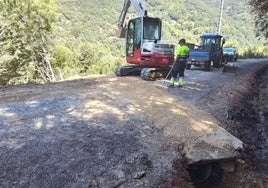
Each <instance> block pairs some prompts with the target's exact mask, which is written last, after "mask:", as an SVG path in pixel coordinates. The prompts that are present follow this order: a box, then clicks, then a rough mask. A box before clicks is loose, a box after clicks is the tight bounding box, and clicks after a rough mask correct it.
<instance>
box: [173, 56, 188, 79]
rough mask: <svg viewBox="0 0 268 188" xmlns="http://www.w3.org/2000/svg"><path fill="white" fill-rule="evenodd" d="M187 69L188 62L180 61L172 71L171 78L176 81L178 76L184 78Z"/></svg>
mask: <svg viewBox="0 0 268 188" xmlns="http://www.w3.org/2000/svg"><path fill="white" fill-rule="evenodd" d="M185 67H186V60H185V59H183V60H182V59H178V60H177V62H176V63H175V65H174V67H173V69H172V72H171V76H172V77H173V78H174V79H176V78H177V76H178V74H179V77H184V71H185Z"/></svg>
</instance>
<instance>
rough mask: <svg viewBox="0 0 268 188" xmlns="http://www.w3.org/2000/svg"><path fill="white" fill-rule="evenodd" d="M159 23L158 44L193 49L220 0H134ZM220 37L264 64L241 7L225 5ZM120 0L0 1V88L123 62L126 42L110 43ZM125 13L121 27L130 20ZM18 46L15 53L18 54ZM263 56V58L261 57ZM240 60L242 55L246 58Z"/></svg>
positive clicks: (211, 24)
mask: <svg viewBox="0 0 268 188" xmlns="http://www.w3.org/2000/svg"><path fill="white" fill-rule="evenodd" d="M141 1H142V2H143V3H144V5H145V6H146V7H147V10H148V15H149V16H151V17H158V18H160V19H162V22H163V29H162V31H163V32H162V40H163V41H168V42H170V43H173V44H175V45H177V43H178V40H179V39H180V38H181V37H184V38H186V40H187V42H190V43H198V40H199V36H200V35H201V34H204V33H216V32H217V30H218V25H219V18H220V8H221V1H220V0H195V1H186V0H176V1H175V0H166V1H162V0H141ZM224 2H225V3H224V9H223V20H222V27H221V31H222V35H223V36H224V38H225V39H226V41H227V42H226V46H235V47H237V48H238V51H239V54H240V57H242V56H241V55H242V54H250V55H251V54H253V55H252V56H254V53H257V55H258V54H260V57H267V56H268V55H267V46H266V47H264V46H263V44H265V42H266V45H267V41H265V40H264V39H260V40H259V39H257V38H256V37H255V31H254V21H253V15H251V10H250V7H249V5H248V2H247V0H241V1H232V0H225V1H224ZM123 4H124V0H114V1H112V2H111V1H110V0H101V1H99V0H29V1H24V0H16V1H15V0H0V8H1V13H0V34H1V35H0V76H1V77H0V78H1V79H0V84H2V85H5V84H15V83H28V82H47V81H54V80H61V79H65V78H68V77H70V76H76V75H79V76H81V75H82V76H83V75H88V74H106V73H111V72H112V71H113V69H114V67H115V66H116V65H119V64H124V63H125V59H124V56H125V40H124V39H119V38H117V36H116V31H117V22H118V18H119V15H120V12H121V9H122V7H123ZM135 13H136V12H135V11H134V9H133V7H132V6H131V7H130V9H129V13H128V14H127V18H126V21H127V20H128V19H130V18H133V17H135ZM18 46H19V48H18ZM263 54H264V55H263ZM245 57H246V56H245Z"/></svg>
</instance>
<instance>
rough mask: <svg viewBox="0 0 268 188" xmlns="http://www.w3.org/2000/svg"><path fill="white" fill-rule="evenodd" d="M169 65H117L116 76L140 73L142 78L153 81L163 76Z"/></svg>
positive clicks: (168, 69) (166, 72) (167, 71)
mask: <svg viewBox="0 0 268 188" xmlns="http://www.w3.org/2000/svg"><path fill="white" fill-rule="evenodd" d="M170 68H171V67H155V68H151V67H142V66H135V65H133V66H131V65H130V66H118V67H116V69H115V74H116V75H117V76H136V75H140V77H141V79H142V80H146V81H154V80H156V79H160V78H165V77H166V76H167V74H168V73H169V71H170Z"/></svg>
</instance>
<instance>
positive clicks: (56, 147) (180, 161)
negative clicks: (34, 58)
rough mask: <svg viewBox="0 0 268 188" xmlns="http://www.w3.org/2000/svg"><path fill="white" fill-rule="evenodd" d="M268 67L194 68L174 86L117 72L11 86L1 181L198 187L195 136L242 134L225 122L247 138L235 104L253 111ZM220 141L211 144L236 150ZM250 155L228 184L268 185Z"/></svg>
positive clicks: (5, 95) (3, 96)
mask: <svg viewBox="0 0 268 188" xmlns="http://www.w3.org/2000/svg"><path fill="white" fill-rule="evenodd" d="M267 65H268V61H267V60H244V61H238V62H237V63H235V66H237V67H239V68H238V69H237V74H236V75H233V74H222V72H221V71H222V69H213V70H212V71H210V72H204V71H202V70H198V68H193V69H191V70H189V71H186V85H185V87H183V88H175V89H173V90H170V91H162V90H158V89H157V88H156V87H155V84H158V83H160V84H161V83H162V82H163V80H159V81H155V82H145V81H141V80H140V79H139V78H138V77H122V78H117V77H115V76H113V75H107V76H102V77H90V78H84V79H79V80H71V81H66V82H60V83H50V84H46V85H25V86H18V87H1V91H0V135H1V137H0V148H1V150H0V156H1V158H0V187H186V188H187V187H194V184H193V183H192V180H191V178H190V175H189V172H188V171H187V165H186V164H187V161H185V160H186V159H185V155H187V154H188V153H189V151H188V149H189V148H187V144H186V145H185V143H191V144H190V145H191V146H197V143H200V140H202V143H206V144H207V143H209V142H212V140H213V139H214V138H215V137H212V135H221V136H222V135H224V136H225V138H226V140H228V139H229V138H230V140H232V141H233V139H234V138H232V135H230V134H229V133H228V132H227V131H225V130H224V129H220V128H218V125H220V126H221V127H223V128H225V129H227V130H228V131H229V132H230V133H231V134H233V135H235V136H236V137H237V138H239V139H241V140H242V141H243V142H245V141H246V140H245V141H244V140H243V139H244V138H247V137H243V136H241V134H240V133H241V130H238V129H237V128H235V127H232V126H233V125H238V123H237V122H238V121H235V120H237V119H236V118H237V117H238V116H237V115H236V114H235V112H236V111H235V109H243V107H244V104H245V103H244V100H245V97H250V96H252V90H251V89H252V88H253V89H254V87H253V85H254V81H255V78H256V79H257V78H258V77H256V72H258V73H259V72H261V70H262V69H263V67H265V66H267ZM248 93H250V96H249V95H247V94H248ZM256 93H257V92H254V93H253V94H256ZM182 128H183V130H184V131H183V132H182V131H181V130H182ZM193 136H194V137H193ZM208 138H210V139H208ZM216 138H218V137H217V136H216ZM199 139H200V140H199ZM219 143H221V142H219V140H218V139H216V140H215V143H209V145H210V146H213V147H214V148H212V149H213V150H214V149H215V147H216V146H217V148H224V149H226V145H224V144H223V145H221V144H219ZM236 143H239V140H237V142H236ZM247 143H248V142H247ZM213 144H217V145H216V146H215V145H213ZM185 147H186V148H187V151H186V153H185ZM246 148H248V146H246ZM262 149H263V150H261V151H263V152H265V151H266V152H267V150H265V148H262ZM266 149H267V147H266ZM227 150H228V151H229V150H233V151H235V146H234V145H233V144H229V148H228V149H227ZM193 151H195V150H193ZM219 151H223V150H219ZM250 151H252V152H254V151H256V150H254V148H251V150H250ZM259 151H260V150H259ZM187 152H188V153H187ZM241 153H242V156H243V158H242V159H240V160H238V162H237V163H236V164H235V165H236V166H235V167H236V170H235V171H232V172H230V173H229V174H226V175H225V176H224V180H223V183H222V185H221V187H233V186H234V185H235V187H241V185H247V186H249V187H252V186H255V187H256V186H257V187H261V186H267V182H265V173H264V174H261V171H262V170H267V169H259V171H258V170H256V169H257V168H252V167H254V165H252V164H255V163H254V161H253V160H250V155H249V153H247V152H244V151H241ZM262 154H263V156H265V155H264V153H262ZM251 156H253V155H251ZM247 157H249V159H248V158H247ZM262 159H263V160H264V161H265V160H266V161H267V159H266V158H265V157H263V158H262ZM255 167H256V165H255ZM242 187H245V186H242Z"/></svg>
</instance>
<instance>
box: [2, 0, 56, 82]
mask: <svg viewBox="0 0 268 188" xmlns="http://www.w3.org/2000/svg"><path fill="white" fill-rule="evenodd" d="M55 11H56V6H55V4H54V1H53V0H27V1H25V0H0V84H2V85H3V84H8V83H27V82H33V81H35V80H38V79H39V80H43V81H51V80H53V79H54V73H53V70H52V67H51V64H50V55H49V54H50V53H49V45H48V44H49V36H50V34H51V32H52V29H53V23H54V22H55V21H56V20H55V17H56V14H55Z"/></svg>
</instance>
